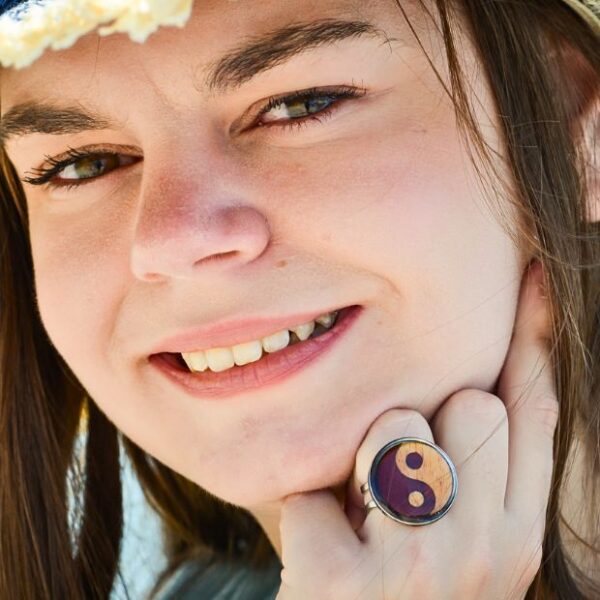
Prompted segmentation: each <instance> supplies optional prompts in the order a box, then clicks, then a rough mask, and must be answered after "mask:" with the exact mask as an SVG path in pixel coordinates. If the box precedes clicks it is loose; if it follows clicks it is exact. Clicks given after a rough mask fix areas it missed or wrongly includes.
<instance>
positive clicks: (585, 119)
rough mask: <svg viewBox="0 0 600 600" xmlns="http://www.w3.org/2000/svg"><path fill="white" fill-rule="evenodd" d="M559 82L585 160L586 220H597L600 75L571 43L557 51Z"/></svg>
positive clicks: (599, 200)
mask: <svg viewBox="0 0 600 600" xmlns="http://www.w3.org/2000/svg"><path fill="white" fill-rule="evenodd" d="M559 55H560V56H559V65H560V66H559V69H560V71H562V73H561V77H560V81H562V86H560V87H559V88H558V89H561V87H562V88H563V90H564V92H563V93H564V94H565V101H566V108H567V114H568V117H569V123H570V125H571V132H572V135H573V137H574V139H575V140H576V142H578V143H579V142H580V143H582V146H583V152H584V155H585V163H586V188H587V198H588V205H587V220H589V221H597V222H600V147H599V146H600V76H599V75H598V73H597V72H596V71H595V70H594V68H593V67H592V65H590V63H589V61H588V60H587V59H586V58H585V57H584V56H583V54H582V53H581V52H580V51H579V50H577V49H576V48H573V46H571V45H570V44H563V45H561V47H560V51H559Z"/></svg>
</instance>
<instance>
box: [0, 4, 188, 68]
mask: <svg viewBox="0 0 600 600" xmlns="http://www.w3.org/2000/svg"><path fill="white" fill-rule="evenodd" d="M192 4H193V0H85V1H82V0H27V1H26V2H23V3H21V4H18V5H17V6H15V7H14V8H12V9H9V10H7V11H6V12H5V13H4V14H3V15H2V16H0V63H1V64H2V65H3V66H5V67H14V68H16V69H20V68H23V67H26V66H28V65H30V64H31V63H32V62H33V61H34V60H35V59H37V58H38V57H39V56H41V55H42V54H43V52H44V50H45V49H46V48H48V47H50V48H53V49H54V50H59V49H62V48H68V47H70V46H72V45H73V44H74V43H75V42H76V41H77V39H78V38H80V37H81V36H82V35H84V34H86V33H88V32H89V31H92V30H93V29H95V28H96V27H98V25H101V24H102V23H111V24H110V25H107V26H105V27H100V28H99V29H98V34H99V35H109V34H111V33H115V32H123V33H128V34H129V37H130V38H131V39H132V40H133V41H135V42H140V43H143V42H145V41H146V39H147V37H148V36H149V35H150V34H151V33H154V32H155V31H156V30H157V29H158V28H159V26H161V25H175V26H177V27H183V26H184V25H185V24H186V22H187V21H188V19H189V17H190V14H191V12H192Z"/></svg>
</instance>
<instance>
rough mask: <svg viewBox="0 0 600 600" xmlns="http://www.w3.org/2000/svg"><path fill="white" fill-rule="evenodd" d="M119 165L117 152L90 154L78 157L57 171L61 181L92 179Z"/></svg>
mask: <svg viewBox="0 0 600 600" xmlns="http://www.w3.org/2000/svg"><path fill="white" fill-rule="evenodd" d="M118 166H120V161H119V155H118V154H106V155H104V156H93V155H90V156H88V157H86V158H82V159H79V160H77V161H75V162H73V163H71V164H70V165H68V166H66V167H65V168H64V169H63V170H62V171H59V173H58V174H59V175H60V179H62V180H63V181H66V180H68V181H73V180H76V181H79V180H81V179H93V178H95V177H99V176H100V175H103V174H105V173H107V172H108V171H112V170H113V169H116V168H117V167H118Z"/></svg>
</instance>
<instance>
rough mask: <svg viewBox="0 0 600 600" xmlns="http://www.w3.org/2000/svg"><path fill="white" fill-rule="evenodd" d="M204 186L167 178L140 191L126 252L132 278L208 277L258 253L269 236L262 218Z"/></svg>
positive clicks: (257, 213)
mask: <svg viewBox="0 0 600 600" xmlns="http://www.w3.org/2000/svg"><path fill="white" fill-rule="evenodd" d="M211 179H213V181H214V178H211ZM209 187H210V185H208V186H206V187H203V186H201V185H198V184H196V185H190V184H189V183H178V182H177V181H176V180H174V179H173V178H169V180H168V182H166V183H165V182H163V185H159V186H157V188H156V189H155V190H154V191H151V190H146V193H145V194H142V197H143V202H142V204H141V206H140V210H139V213H138V219H137V225H136V228H135V233H134V240H133V244H132V250H131V270H132V272H133V274H134V275H135V276H136V277H137V278H138V279H140V280H142V281H147V282H154V281H160V280H164V279H170V278H174V279H188V278H193V277H197V276H198V275H199V274H201V273H204V272H206V273H209V272H210V273H211V274H213V275H214V274H215V273H218V272H225V271H227V270H230V269H234V268H239V267H240V266H242V265H243V264H245V263H246V262H251V261H253V260H254V259H256V258H257V257H259V256H260V255H261V254H262V253H263V252H264V250H265V248H266V247H267V246H268V244H269V240H270V230H269V224H268V221H267V219H266V217H265V216H264V215H263V214H262V213H261V212H260V211H259V210H258V209H256V208H254V207H253V206H250V205H244V204H240V202H239V201H237V202H236V201H234V200H233V199H232V198H231V196H229V197H228V195H227V194H226V193H223V192H222V191H220V192H215V191H214V189H213V190H212V191H211V190H210V189H209ZM212 187H213V188H214V186H212Z"/></svg>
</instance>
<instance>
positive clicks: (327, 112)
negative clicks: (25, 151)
mask: <svg viewBox="0 0 600 600" xmlns="http://www.w3.org/2000/svg"><path fill="white" fill-rule="evenodd" d="M365 94H366V90H365V89H364V88H352V87H341V88H334V89H326V88H310V89H307V90H301V91H297V92H293V93H292V94H288V95H285V96H274V97H272V98H269V100H268V101H267V103H266V104H265V106H264V107H263V108H261V109H260V111H259V112H258V114H257V116H256V119H259V118H260V117H261V116H262V115H263V114H265V113H267V112H269V111H270V110H272V109H273V108H276V107H278V106H280V105H282V104H289V103H292V102H298V101H300V100H304V101H305V102H308V101H309V100H314V99H322V98H331V99H333V100H334V102H332V103H331V104H329V105H328V106H327V107H325V108H324V109H323V110H321V111H319V112H318V113H316V114H314V115H308V116H305V117H301V118H296V119H293V118H290V120H289V121H286V122H285V123H283V124H281V125H280V124H278V123H279V121H280V120H282V119H280V120H275V121H271V122H270V123H268V124H262V123H258V126H259V127H261V128H265V129H270V128H271V127H279V128H281V129H283V130H288V131H289V130H292V129H294V128H296V129H298V130H299V129H301V128H303V127H306V126H307V125H309V123H311V122H313V121H317V122H318V123H322V122H323V121H324V120H326V119H328V118H329V117H331V116H333V113H334V112H335V111H336V110H337V107H338V105H339V104H340V100H346V99H355V98H359V97H362V96H364V95H365ZM63 156H65V158H61V159H60V160H57V159H55V158H52V157H50V156H47V155H46V160H47V162H48V163H49V164H50V165H52V166H51V167H47V168H39V169H33V170H32V171H33V172H35V173H37V175H38V177H25V178H23V179H22V181H23V182H25V183H30V184H31V185H44V184H46V187H47V188H49V189H52V188H60V189H62V190H69V189H71V188H74V187H79V186H80V185H84V184H85V183H87V182H91V181H95V180H96V179H99V178H101V177H103V175H98V176H96V177H87V178H84V179H80V180H73V183H53V182H52V181H51V179H52V178H53V177H54V176H55V175H56V174H57V173H60V171H62V170H63V169H65V168H67V167H69V166H71V165H73V164H75V163H76V162H78V161H79V160H83V159H86V158H91V157H97V158H101V157H106V156H119V154H118V153H115V152H102V151H101V150H98V151H94V150H88V151H81V150H76V149H74V148H69V149H68V151H67V152H66V153H65V155H63ZM109 173H110V171H109Z"/></svg>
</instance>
